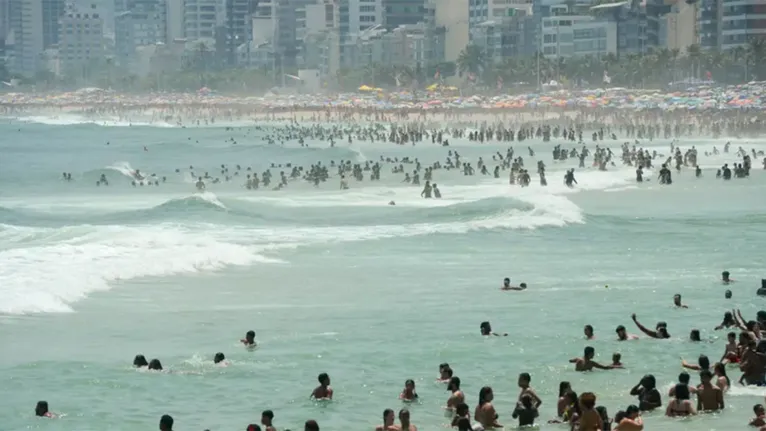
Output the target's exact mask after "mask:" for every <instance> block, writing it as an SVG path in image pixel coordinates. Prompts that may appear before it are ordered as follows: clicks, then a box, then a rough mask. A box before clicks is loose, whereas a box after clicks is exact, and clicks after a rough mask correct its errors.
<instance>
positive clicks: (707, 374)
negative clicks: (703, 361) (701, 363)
mask: <svg viewBox="0 0 766 431" xmlns="http://www.w3.org/2000/svg"><path fill="white" fill-rule="evenodd" d="M700 378H707V379H712V378H713V372H712V371H710V370H702V371H700Z"/></svg>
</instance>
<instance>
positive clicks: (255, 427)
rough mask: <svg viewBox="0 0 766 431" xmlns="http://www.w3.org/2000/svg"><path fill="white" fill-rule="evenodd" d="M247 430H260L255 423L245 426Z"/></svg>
mask: <svg viewBox="0 0 766 431" xmlns="http://www.w3.org/2000/svg"><path fill="white" fill-rule="evenodd" d="M247 431H261V427H259V426H258V425H256V424H250V425H248V426H247Z"/></svg>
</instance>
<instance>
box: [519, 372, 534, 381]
mask: <svg viewBox="0 0 766 431" xmlns="http://www.w3.org/2000/svg"><path fill="white" fill-rule="evenodd" d="M519 380H526V381H527V382H531V381H532V376H530V375H529V373H521V374H519Z"/></svg>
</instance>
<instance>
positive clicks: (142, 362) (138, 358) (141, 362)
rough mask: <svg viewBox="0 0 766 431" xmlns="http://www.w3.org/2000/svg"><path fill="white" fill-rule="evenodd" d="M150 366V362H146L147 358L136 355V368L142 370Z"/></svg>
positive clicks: (134, 359) (134, 361) (134, 362)
mask: <svg viewBox="0 0 766 431" xmlns="http://www.w3.org/2000/svg"><path fill="white" fill-rule="evenodd" d="M147 365H149V363H148V362H146V357H144V355H136V357H135V358H133V366H134V367H136V368H141V367H145V366H147Z"/></svg>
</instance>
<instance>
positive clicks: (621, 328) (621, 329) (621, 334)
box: [614, 325, 638, 341]
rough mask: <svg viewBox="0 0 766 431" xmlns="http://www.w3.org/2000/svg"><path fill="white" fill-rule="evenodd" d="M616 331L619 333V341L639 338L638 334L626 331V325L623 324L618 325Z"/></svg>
mask: <svg viewBox="0 0 766 431" xmlns="http://www.w3.org/2000/svg"><path fill="white" fill-rule="evenodd" d="M614 332H616V333H617V341H628V340H638V336H637V335H633V334H628V331H626V330H625V327H624V326H622V325H620V326H618V327H617V329H615V330H614Z"/></svg>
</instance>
